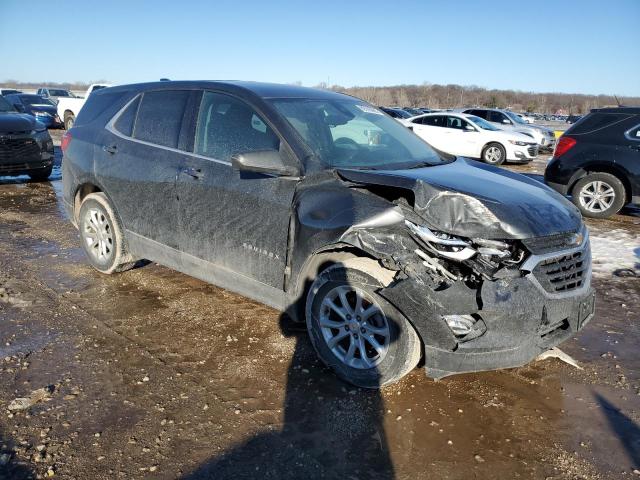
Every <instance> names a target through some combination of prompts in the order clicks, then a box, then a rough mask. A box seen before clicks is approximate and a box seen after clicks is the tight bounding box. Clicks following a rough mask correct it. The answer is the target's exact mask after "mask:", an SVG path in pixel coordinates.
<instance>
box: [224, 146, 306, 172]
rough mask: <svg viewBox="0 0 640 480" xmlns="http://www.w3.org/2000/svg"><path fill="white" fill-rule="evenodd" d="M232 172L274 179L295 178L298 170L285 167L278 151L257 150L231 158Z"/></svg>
mask: <svg viewBox="0 0 640 480" xmlns="http://www.w3.org/2000/svg"><path fill="white" fill-rule="evenodd" d="M231 165H232V166H233V168H234V170H239V171H240V173H242V172H251V173H262V174H265V175H271V176H274V177H297V176H299V175H300V171H299V170H298V168H296V167H294V166H290V165H285V163H284V161H283V160H282V157H281V156H280V152H279V151H278V150H259V151H256V152H247V153H236V154H235V155H233V156H232V157H231Z"/></svg>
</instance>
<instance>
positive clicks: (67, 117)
mask: <svg viewBox="0 0 640 480" xmlns="http://www.w3.org/2000/svg"><path fill="white" fill-rule="evenodd" d="M75 121H76V117H75V115H74V114H73V113H65V114H64V128H65V130H71V129H72V128H73V124H74V123H75Z"/></svg>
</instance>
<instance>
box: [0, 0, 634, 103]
mask: <svg viewBox="0 0 640 480" xmlns="http://www.w3.org/2000/svg"><path fill="white" fill-rule="evenodd" d="M0 3H1V6H0V7H1V8H0V12H1V14H0V54H1V58H2V61H1V62H0V65H2V67H1V68H0V81H3V80H6V79H16V80H21V81H57V82H59V81H89V80H96V79H105V80H109V81H111V82H113V83H129V82H140V81H147V80H157V79H159V78H161V77H168V78H171V79H242V80H261V81H272V82H281V83H291V82H296V81H301V82H302V83H303V84H304V85H315V84H318V83H319V82H327V81H329V82H330V83H332V84H340V85H343V86H353V85H361V86H362V85H395V84H402V83H405V84H409V83H417V84H421V83H423V82H430V83H457V84H463V85H479V86H483V87H489V88H511V89H517V90H526V91H538V92H543V91H544V92H546V91H560V92H571V93H607V94H618V95H640V0H607V1H606V2H605V1H603V0H568V1H565V0H532V1H529V2H525V1H522V0H513V1H509V0H495V1H492V0H483V1H480V0H457V1H445V0H433V1H429V0H406V1H402V0H396V1H393V0H383V1H378V0H362V1H359V0H338V1H336V0H324V1H320V0H312V1H304V0H298V1H294V0H260V1H253V0H234V1H215V0H211V1H204V0H203V1H190V0H182V1H162V0H155V1H151V0H149V1H143V0H127V1H121V0H114V1H109V0H102V1H98V2H94V1H81V0H67V1H61V0H59V1H57V2H50V1H25V0H1V1H0Z"/></svg>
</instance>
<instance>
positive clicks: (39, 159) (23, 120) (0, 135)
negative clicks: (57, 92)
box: [0, 97, 53, 180]
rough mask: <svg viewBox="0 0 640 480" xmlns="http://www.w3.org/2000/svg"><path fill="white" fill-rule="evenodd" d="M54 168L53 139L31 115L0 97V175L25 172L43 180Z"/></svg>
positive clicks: (35, 178)
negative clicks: (18, 109)
mask: <svg viewBox="0 0 640 480" xmlns="http://www.w3.org/2000/svg"><path fill="white" fill-rule="evenodd" d="M52 168H53V141H52V140H51V137H50V136H49V132H47V128H46V127H45V126H44V125H43V124H42V123H40V122H38V121H37V120H36V119H35V118H34V117H33V116H32V115H27V114H24V113H19V112H17V111H16V109H15V108H13V106H12V105H11V104H10V103H9V102H7V101H6V100H5V99H4V98H3V97H0V176H4V175H23V174H25V173H26V174H28V175H29V176H30V177H31V178H32V179H34V180H46V179H47V178H49V175H51V170H52Z"/></svg>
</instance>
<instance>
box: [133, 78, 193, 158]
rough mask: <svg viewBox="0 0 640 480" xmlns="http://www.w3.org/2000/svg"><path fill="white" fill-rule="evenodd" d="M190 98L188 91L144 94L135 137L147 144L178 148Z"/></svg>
mask: <svg viewBox="0 0 640 480" xmlns="http://www.w3.org/2000/svg"><path fill="white" fill-rule="evenodd" d="M188 98H189V91H186V90H163V91H157V92H146V93H144V94H143V95H142V100H141V101H140V106H139V107H138V117H137V119H136V122H135V128H134V130H133V137H134V138H136V139H138V140H143V141H145V142H151V143H155V144H157V145H163V146H165V147H171V148H177V147H178V138H179V137H180V127H181V125H182V117H183V115H184V109H185V107H186V105H187V99H188Z"/></svg>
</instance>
